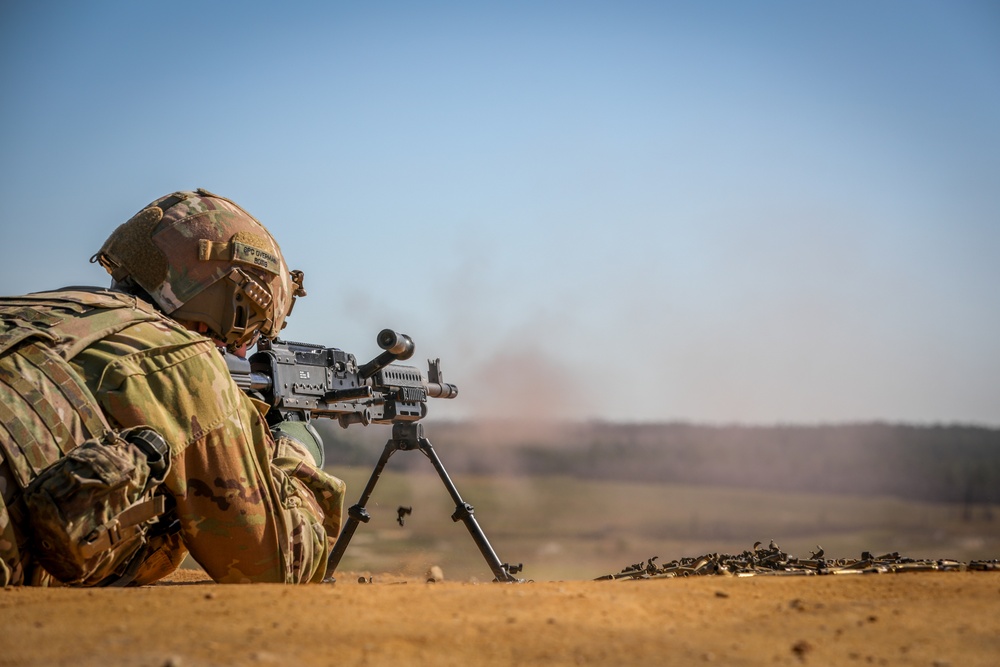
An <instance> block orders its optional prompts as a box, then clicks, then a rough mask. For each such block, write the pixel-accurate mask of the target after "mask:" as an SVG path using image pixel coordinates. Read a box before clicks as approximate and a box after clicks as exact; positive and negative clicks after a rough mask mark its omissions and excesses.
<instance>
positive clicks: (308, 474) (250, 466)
mask: <svg viewBox="0 0 1000 667" xmlns="http://www.w3.org/2000/svg"><path fill="white" fill-rule="evenodd" d="M77 362H78V363H80V364H81V365H82V366H83V367H84V376H85V377H87V378H88V380H89V378H91V377H95V374H96V377H98V378H99V380H97V381H96V382H95V385H96V386H95V387H94V391H95V395H97V396H98V400H99V401H100V402H101V404H102V407H104V409H105V411H106V413H107V414H108V415H109V416H110V417H111V418H112V419H113V420H114V421H116V422H117V423H118V424H119V425H120V426H123V427H127V426H133V425H138V424H145V425H148V426H151V427H153V428H155V429H156V430H158V431H159V432H160V433H161V434H163V435H164V437H165V438H166V439H167V440H168V441H169V442H170V445H171V457H172V462H171V470H170V473H169V475H168V476H167V479H166V482H165V485H166V488H167V490H168V493H169V494H170V495H171V496H173V498H174V500H175V501H176V508H177V509H176V511H177V515H178V518H179V520H180V524H181V534H180V537H181V540H182V542H183V545H184V546H185V547H186V548H187V549H188V550H189V551H190V553H191V555H192V557H193V558H194V559H195V560H196V561H197V562H198V563H199V564H200V565H201V566H202V567H203V568H205V571H206V572H207V573H208V574H209V576H211V577H212V578H213V579H214V580H216V581H218V582H225V583H237V582H278V583H282V582H283V583H305V582H309V581H320V580H321V579H322V578H323V576H324V574H325V568H326V560H327V556H328V553H329V550H330V544H331V541H330V537H332V536H335V535H336V533H335V532H331V533H329V536H328V531H332V530H333V529H334V528H335V527H336V528H337V529H338V530H339V522H340V516H339V508H338V510H337V512H334V511H333V509H332V508H333V507H334V506H335V505H336V502H332V503H331V497H332V496H336V495H337V490H338V489H339V492H340V497H341V498H342V492H343V487H342V483H341V485H340V486H338V485H337V483H336V482H339V480H336V481H334V482H331V480H334V479H335V478H330V479H326V478H325V477H324V473H322V471H319V470H316V469H314V468H311V467H310V466H308V465H306V464H304V463H302V462H301V460H298V461H296V460H295V459H294V457H293V456H292V452H290V451H287V450H282V448H281V447H277V446H276V445H275V443H274V441H273V440H272V439H271V436H270V433H269V431H268V428H267V425H266V423H265V422H264V420H263V418H262V417H261V415H260V414H259V413H258V411H257V410H256V409H255V407H254V406H253V404H252V402H251V401H250V399H249V398H247V397H246V396H245V395H244V394H243V393H242V392H241V391H240V390H239V389H238V388H237V387H236V385H235V383H234V382H233V381H232V379H231V378H230V377H229V373H228V372H227V370H226V367H225V365H224V363H223V361H222V357H221V356H220V355H219V354H218V352H217V351H216V349H215V347H214V345H213V344H212V343H211V342H210V341H209V340H208V339H206V338H203V337H201V336H196V335H194V334H190V333H188V332H186V331H183V330H178V327H176V326H173V323H172V322H158V323H144V324H137V325H135V326H134V327H131V328H129V329H127V330H126V331H124V332H120V333H119V334H116V335H114V336H112V337H110V338H107V339H105V340H102V341H99V342H98V343H96V344H94V345H93V346H92V347H91V348H89V349H88V350H86V351H85V352H84V353H81V354H80V355H79V356H78V357H77ZM88 367H89V368H88ZM327 477H328V476H327ZM324 489H325V490H324ZM318 490H319V491H318ZM328 512H329V514H328Z"/></svg>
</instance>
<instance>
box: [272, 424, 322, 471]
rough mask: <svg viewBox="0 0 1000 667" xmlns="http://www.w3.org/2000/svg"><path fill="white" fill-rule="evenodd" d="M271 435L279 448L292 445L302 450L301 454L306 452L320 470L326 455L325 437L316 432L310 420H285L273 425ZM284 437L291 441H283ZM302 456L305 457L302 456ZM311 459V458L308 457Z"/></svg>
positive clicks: (295, 448) (291, 446) (294, 448)
mask: <svg viewBox="0 0 1000 667" xmlns="http://www.w3.org/2000/svg"><path fill="white" fill-rule="evenodd" d="M271 437H273V438H274V442H276V443H278V446H279V449H285V448H286V447H290V448H292V449H293V450H300V456H301V455H302V454H303V453H305V454H308V455H309V457H310V458H311V462H312V463H313V464H314V465H315V466H316V467H317V468H319V469H320V470H322V469H323V463H325V461H326V456H325V454H324V453H323V438H322V437H320V434H319V433H317V432H316V429H315V428H313V425H312V424H310V423H308V422H299V421H283V422H280V423H278V424H276V425H274V426H272V427H271ZM282 438H286V439H288V440H291V442H290V443H282ZM302 458H305V457H304V456H302ZM306 460H307V461H309V460H310V459H306Z"/></svg>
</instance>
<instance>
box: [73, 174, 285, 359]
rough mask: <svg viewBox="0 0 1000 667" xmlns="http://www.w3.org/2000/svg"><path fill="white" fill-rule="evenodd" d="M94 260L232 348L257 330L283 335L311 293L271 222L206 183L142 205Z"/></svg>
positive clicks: (124, 285) (117, 281)
mask: <svg viewBox="0 0 1000 667" xmlns="http://www.w3.org/2000/svg"><path fill="white" fill-rule="evenodd" d="M91 261H92V262H93V261H97V262H100V264H101V266H103V267H104V268H105V269H106V270H107V272H108V273H110V274H111V277H112V279H113V281H114V282H113V286H115V287H118V288H120V289H125V290H126V291H133V292H136V291H138V290H135V288H136V287H138V288H139V290H141V291H142V292H145V295H148V297H149V298H150V299H152V301H153V302H154V303H155V304H156V305H157V306H159V307H160V309H161V310H163V312H164V313H166V314H167V315H169V316H170V317H172V318H173V319H175V320H178V321H180V322H184V323H204V324H205V326H206V327H207V328H208V330H209V332H210V333H211V334H212V335H213V336H214V337H215V338H217V339H218V340H220V341H222V342H224V343H225V344H226V346H227V347H229V348H230V349H236V348H238V347H240V346H242V345H248V344H252V343H253V341H254V340H255V339H256V335H257V333H258V332H259V333H260V335H262V336H265V337H267V338H274V337H276V336H277V335H278V332H279V331H281V329H282V328H283V327H284V325H285V318H286V317H287V316H288V315H289V313H291V311H292V306H293V305H294V303H295V298H296V297H299V296H305V290H304V289H303V288H302V272H301V271H289V270H288V265H287V264H285V258H284V257H283V256H282V254H281V249H280V248H279V247H278V244H277V242H276V241H275V240H274V237H272V236H271V234H270V233H269V232H268V231H267V229H266V228H265V227H264V225H262V224H261V223H260V222H259V221H258V220H257V219H256V218H254V217H253V216H252V215H250V214H249V213H247V212H246V211H245V210H243V209H242V208H241V207H240V206H238V205H237V204H236V203H234V202H232V201H230V200H229V199H226V198H225V197H220V196H219V195H216V194H212V193H211V192H208V191H207V190H203V189H200V188H199V189H198V190H196V191H194V192H186V191H185V192H175V193H173V194H171V195H167V196H165V197H161V198H160V199H157V200H156V201H154V202H152V203H151V204H149V205H148V206H146V207H145V208H143V209H142V210H141V211H139V212H138V213H136V214H135V215H134V216H133V217H132V218H131V219H130V220H128V221H127V222H125V223H124V224H122V225H120V226H119V227H118V229H116V230H115V231H114V232H113V233H112V234H111V236H110V237H108V240H107V241H105V242H104V245H103V246H102V247H101V249H100V250H99V251H98V252H97V254H96V255H94V256H93V257H92V258H91ZM130 288H131V289H130ZM145 295H144V296H145Z"/></svg>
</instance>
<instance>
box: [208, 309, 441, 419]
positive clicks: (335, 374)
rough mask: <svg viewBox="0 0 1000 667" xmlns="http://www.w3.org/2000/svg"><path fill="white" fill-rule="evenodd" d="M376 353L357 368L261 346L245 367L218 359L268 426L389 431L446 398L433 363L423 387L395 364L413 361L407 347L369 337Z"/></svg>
mask: <svg viewBox="0 0 1000 667" xmlns="http://www.w3.org/2000/svg"><path fill="white" fill-rule="evenodd" d="M376 342H377V343H378V346H379V347H380V348H382V350H383V352H382V353H381V354H379V355H378V356H377V357H375V358H374V359H372V360H371V361H369V362H368V363H366V364H362V365H359V364H358V362H357V359H356V358H355V356H354V355H353V354H349V353H347V352H344V351H343V350H340V349H338V348H335V347H323V346H322V345H312V344H309V343H295V342H291V341H282V340H275V341H268V340H261V341H260V343H259V344H258V346H257V352H256V353H255V354H253V355H252V356H251V357H250V359H249V360H244V359H240V358H239V357H236V356H234V355H230V354H227V355H226V364H227V365H228V366H229V372H230V374H231V375H232V376H233V379H234V380H235V381H236V384H237V385H238V386H239V387H240V388H241V389H243V390H244V391H246V392H249V393H253V394H254V395H256V396H257V397H258V398H261V399H262V400H264V401H265V402H266V403H267V404H268V405H270V406H271V408H272V410H271V411H270V412H269V413H268V417H269V419H268V420H269V421H273V422H277V421H282V420H289V419H290V420H293V421H309V420H310V419H311V418H312V417H326V418H331V419H336V420H337V421H338V422H339V423H340V425H341V426H342V427H344V428H347V427H348V426H350V425H351V424H363V425H365V426H367V425H368V424H372V423H375V424H394V423H399V422H409V421H417V420H418V419H422V418H423V417H425V416H427V399H428V398H454V397H456V396H458V387H456V386H455V385H453V384H448V383H446V382H444V381H443V379H442V375H441V360H440V359H433V360H428V373H427V376H428V379H427V381H425V380H424V378H423V375H422V374H421V372H420V369H418V368H417V367H416V366H404V365H402V364H395V363H393V362H394V361H398V360H406V359H409V358H410V357H411V356H413V351H414V349H415V346H414V344H413V339H411V338H410V337H409V336H407V335H406V334H401V333H397V332H395V331H393V330H392V329H383V330H382V331H381V332H379V334H378V336H377V337H376Z"/></svg>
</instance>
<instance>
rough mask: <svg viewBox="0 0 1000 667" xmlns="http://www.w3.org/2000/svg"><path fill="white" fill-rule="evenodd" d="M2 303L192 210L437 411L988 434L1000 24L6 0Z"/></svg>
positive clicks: (851, 8)
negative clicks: (415, 384)
mask: <svg viewBox="0 0 1000 667" xmlns="http://www.w3.org/2000/svg"><path fill="white" fill-rule="evenodd" d="M0 82H2V89H3V91H4V93H3V95H2V96H0V147H2V150H0V177H2V178H0V221H2V223H0V224H2V227H0V229H2V239H3V248H4V257H5V261H4V262H2V263H0V287H2V291H3V292H4V293H8V294H17V293H24V292H29V291H37V290H42V289H48V288H53V287H58V286H62V285H68V284H105V283H106V281H107V278H106V275H105V274H104V273H103V271H102V270H101V269H100V268H99V267H96V266H93V265H89V264H88V263H87V259H88V258H89V257H90V256H91V255H92V254H93V253H94V252H95V251H96V250H97V248H99V247H100V245H101V243H102V242H103V240H104V239H105V238H106V237H107V235H108V234H110V232H111V231H112V230H113V229H114V228H115V227H116V226H117V225H118V224H120V223H121V222H123V221H124V220H126V219H127V218H128V217H130V216H131V215H132V214H133V213H134V212H135V211H136V210H138V209H139V208H141V207H142V206H143V205H145V204H146V203H147V202H149V201H150V200H152V199H154V198H156V197H158V196H161V195H163V194H166V193H168V192H171V191H173V190H177V189H192V188H195V187H205V188H207V189H209V190H212V191H215V192H218V193H219V194H222V195H225V196H228V197H231V198H233V199H234V200H236V201H237V202H239V203H240V204H242V205H243V206H245V207H246V208H247V209H248V210H249V211H251V212H252V213H253V214H254V215H256V216H257V217H258V218H260V219H261V221H262V222H264V223H265V224H266V225H267V226H268V227H269V229H270V230H271V231H272V233H273V234H274V235H275V236H276V237H277V238H278V240H279V242H280V243H281V245H282V248H283V250H284V253H285V255H286V258H287V259H288V261H289V264H290V265H292V266H293V267H297V268H301V269H303V270H305V272H306V286H307V289H308V291H309V296H308V297H307V298H306V299H304V300H302V301H301V302H300V303H299V305H298V306H297V308H296V312H295V313H294V315H293V316H292V318H290V320H289V326H288V329H286V334H287V337H288V338H290V339H293V340H307V341H310V342H321V343H325V344H327V345H332V346H337V347H341V348H344V349H348V350H350V351H353V352H355V353H356V354H357V355H358V356H359V357H361V358H368V357H370V356H373V355H374V353H375V352H377V349H376V348H375V345H374V335H375V333H376V332H377V331H378V330H379V329H381V328H383V327H387V326H389V327H393V328H397V329H399V330H402V331H405V332H407V333H409V334H410V335H412V336H413V337H414V339H415V340H416V342H417V357H418V358H419V357H426V356H435V357H438V356H439V357H442V358H443V366H444V370H445V374H446V378H447V379H449V380H451V381H453V382H455V383H457V384H459V386H460V387H461V391H462V394H461V396H460V397H459V399H457V400H456V401H453V402H450V403H448V404H445V402H443V401H439V402H436V403H435V404H434V405H433V406H432V414H434V415H440V416H443V417H465V416H484V417H501V416H505V415H506V416H520V417H523V418H531V419H536V418H543V417H557V418H561V419H594V418H596V419H609V420H641V421H660V420H671V419H686V420H692V421H698V422H717V423H728V422H744V423H763V424H770V423H779V422H792V423H817V422H843V421H856V420H872V419H879V420H888V421H906V422H917V423H939V422H963V423H976V424H985V425H992V426H1000V298H998V297H1000V294H998V291H1000V259H998V258H1000V8H998V5H996V4H995V3H992V2H949V3H943V2H902V1H899V2H893V1H887V2H879V3H867V2H838V3H826V4H821V3H801V2H759V3H744V2H722V1H720V2H690V3H669V2H628V1H624V2H573V3H570V2H531V3H528V2H524V3H520V2H508V3H485V2H419V3H418V2H329V3H326V2H324V3H318V2H317V3H309V2H299V3H282V4H278V3H255V2H238V3H237V2H232V3H227V2H215V3H193V2H191V3H188V2H171V3H163V4H156V3H151V2H102V1H96V2H89V3H71V2H58V3H57V2H45V1H42V2H21V1H11V0H7V1H6V2H4V3H3V4H0Z"/></svg>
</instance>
